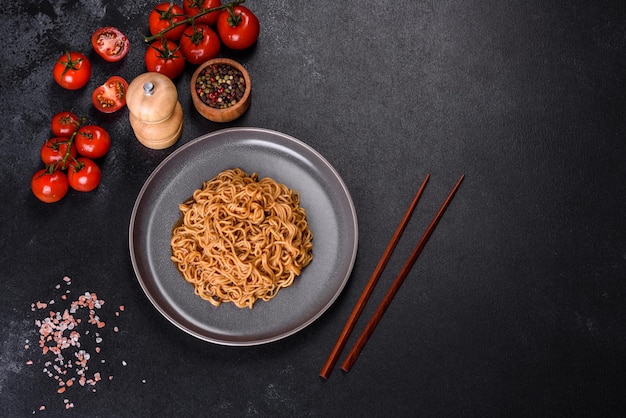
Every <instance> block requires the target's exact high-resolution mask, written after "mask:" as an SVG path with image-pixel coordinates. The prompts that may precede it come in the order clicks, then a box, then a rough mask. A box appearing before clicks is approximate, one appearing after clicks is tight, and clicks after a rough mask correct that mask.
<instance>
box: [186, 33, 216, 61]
mask: <svg viewBox="0 0 626 418" xmlns="http://www.w3.org/2000/svg"><path fill="white" fill-rule="evenodd" d="M220 46H221V43H220V40H219V38H218V36H217V33H215V32H214V31H213V29H211V28H210V27H208V26H207V25H194V26H189V27H188V28H187V29H185V32H183V36H182V38H180V50H181V52H182V53H183V55H184V56H185V59H186V60H187V61H189V62H190V63H192V64H194V65H199V64H202V63H203V62H206V61H208V60H210V59H211V58H215V57H217V54H218V53H219V52H220Z"/></svg>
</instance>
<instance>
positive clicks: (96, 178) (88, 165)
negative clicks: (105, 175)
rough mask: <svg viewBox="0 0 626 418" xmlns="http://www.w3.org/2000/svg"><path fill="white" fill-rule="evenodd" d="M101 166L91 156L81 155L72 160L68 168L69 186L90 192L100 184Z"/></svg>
mask: <svg viewBox="0 0 626 418" xmlns="http://www.w3.org/2000/svg"><path fill="white" fill-rule="evenodd" d="M101 178H102V173H101V171H100V167H98V165H97V164H96V163H94V162H93V161H92V160H90V159H89V158H85V157H80V158H78V159H77V160H74V161H72V163H71V164H70V167H69V168H68V170H67V181H68V183H69V186H70V187H71V188H72V189H74V190H78V191H79V192H90V191H92V190H93V189H95V188H96V187H98V185H99V184H100V179H101Z"/></svg>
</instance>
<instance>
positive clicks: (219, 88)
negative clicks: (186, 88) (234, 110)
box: [196, 64, 246, 109]
mask: <svg viewBox="0 0 626 418" xmlns="http://www.w3.org/2000/svg"><path fill="white" fill-rule="evenodd" d="M245 91H246V81H245V79H244V77H243V74H242V73H241V71H239V70H238V69H236V68H234V67H231V66H230V65H227V64H212V65H208V66H207V67H206V68H204V69H203V70H202V71H201V72H200V74H198V78H197V79H196V93H197V94H198V97H200V100H202V102H203V103H205V104H206V105H207V106H210V107H212V108H215V109H226V108H229V107H231V106H234V105H236V104H237V103H238V102H239V100H241V98H242V97H243V95H244V93H245Z"/></svg>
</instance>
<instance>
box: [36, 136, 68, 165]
mask: <svg viewBox="0 0 626 418" xmlns="http://www.w3.org/2000/svg"><path fill="white" fill-rule="evenodd" d="M69 142H70V140H69V138H62V137H57V138H50V139H48V140H47V141H46V142H44V143H43V145H42V146H41V150H40V151H39V155H40V156H41V161H43V163H44V164H46V165H51V164H57V166H56V168H58V169H60V170H65V169H66V168H67V167H68V165H69V163H70V162H71V161H72V160H73V159H74V158H76V147H75V146H74V143H72V144H71V145H69ZM68 146H69V157H68V158H67V159H66V160H65V164H62V162H63V159H64V158H65V156H66V154H67V152H68V151H67V148H68Z"/></svg>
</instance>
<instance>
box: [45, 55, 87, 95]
mask: <svg viewBox="0 0 626 418" xmlns="http://www.w3.org/2000/svg"><path fill="white" fill-rule="evenodd" d="M52 75H53V76H54V80H55V81H56V82H57V83H58V84H59V86H61V87H63V88H65V89H68V90H78V89H79V88H81V87H83V86H84V85H85V84H87V82H88V81H89V78H90V77H91V62H89V58H87V57H86V56H85V55H83V54H81V53H80V52H65V53H64V54H63V55H61V57H60V58H59V59H58V60H57V61H56V62H55V63H54V67H53V68H52Z"/></svg>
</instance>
